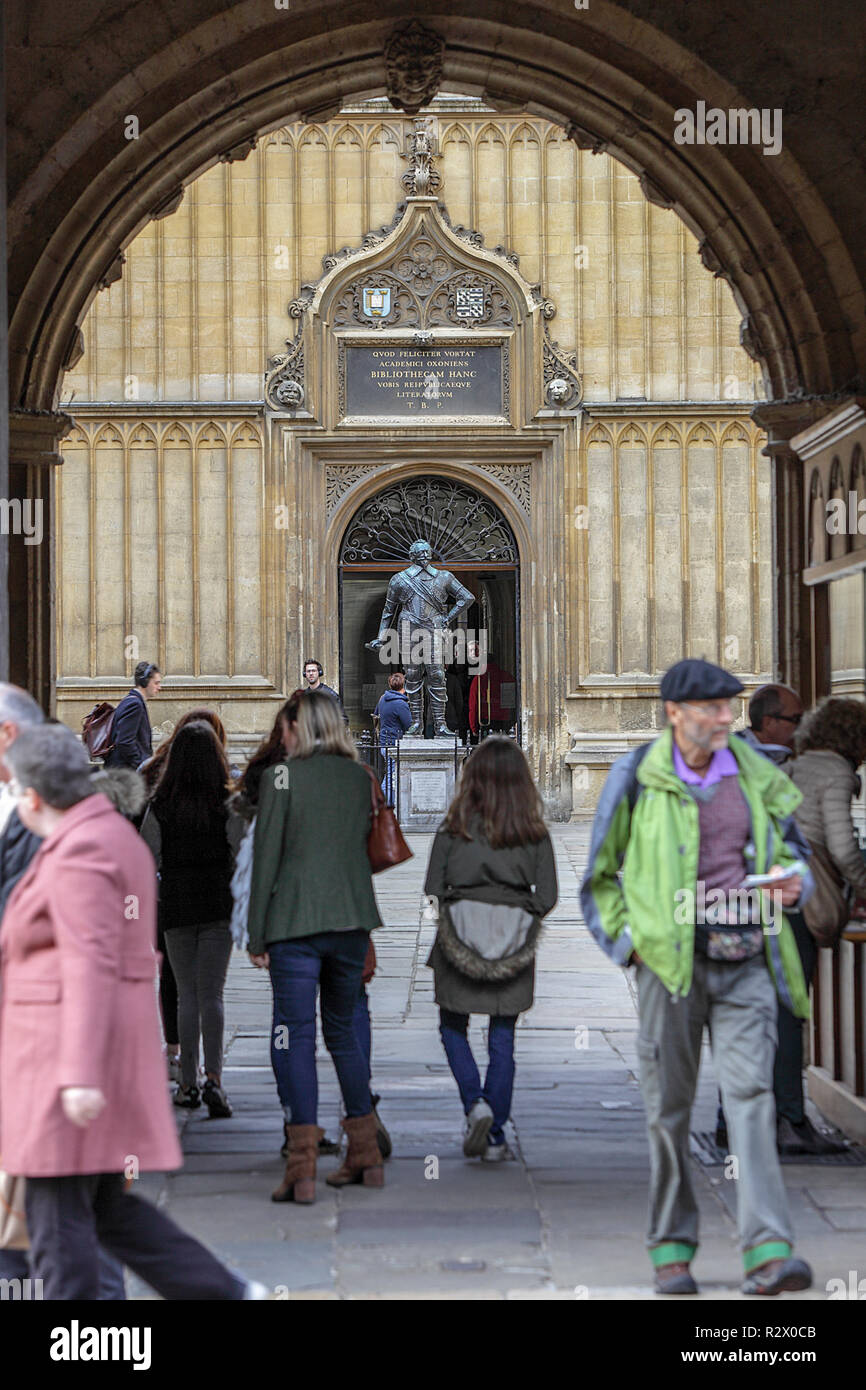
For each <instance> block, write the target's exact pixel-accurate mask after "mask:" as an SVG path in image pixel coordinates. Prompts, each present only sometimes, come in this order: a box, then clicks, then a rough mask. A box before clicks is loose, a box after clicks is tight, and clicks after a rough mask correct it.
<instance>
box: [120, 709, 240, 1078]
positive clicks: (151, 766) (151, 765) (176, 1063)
mask: <svg viewBox="0 0 866 1390" xmlns="http://www.w3.org/2000/svg"><path fill="white" fill-rule="evenodd" d="M200 721H203V722H204V723H206V724H210V725H211V727H212V729H213V731H214V733H215V734H216V736H217V738H218V739H219V741H220V743H221V745H222V747H223V748H225V746H226V731H225V725H224V724H223V722H222V720H221V719H220V717H219V715H218V714H217V713H216V711H215V710H212V709H208V708H207V707H206V706H205V705H197V706H196V707H195V708H194V709H188V710H187V711H186V713H185V714H182V715H181V716H180V719H179V720H178V721H177V723H176V724H175V726H174V728H173V729H172V731H171V733H170V734H169V736H168V738H166V739H163V741H162V743H161V744H160V745H159V747H158V748H157V750H156V752H155V753H154V754H153V756H152V757H150V758H148V759H147V761H146V762H144V763H142V764H141V767H140V768H139V769H138V773H139V776H140V777H142V778H143V779H144V786H145V791H146V792H147V793H148V794H150V793H152V792H153V791H154V790H155V788H156V784H157V782H158V781H159V779H160V777H161V776H162V774H163V771H164V770H165V765H166V762H167V760H168V755H169V753H170V752H171V748H172V745H173V743H174V741H175V739H176V738H177V736H178V734H179V733H180V731H181V729H185V728H186V726H187V724H195V723H198V722H200ZM143 813H144V808H143V807H142V809H141V811H139V812H138V813H137V814H135V815H133V816H131V819H132V822H133V824H134V825H136V826H139V827H140V825H141V821H142V819H143ZM157 950H158V951H159V954H160V959H161V964H160V967H159V1010H160V1014H161V1016H162V1031H163V1036H164V1038H165V1051H166V1057H167V1060H168V1076H169V1080H170V1081H180V1034H179V1032H178V1026H177V981H176V979H175V978H174V971H173V970H172V968H171V961H170V960H169V958H168V947H167V945H166V940H165V933H164V932H163V929H162V926H160V927H159V928H158V932H157Z"/></svg>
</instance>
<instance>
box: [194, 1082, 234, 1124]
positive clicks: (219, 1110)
mask: <svg viewBox="0 0 866 1390" xmlns="http://www.w3.org/2000/svg"><path fill="white" fill-rule="evenodd" d="M201 1098H202V1100H203V1101H204V1103H205V1105H206V1106H207V1108H208V1110H209V1111H210V1118H211V1119H212V1120H229V1119H231V1114H232V1108H231V1106H230V1104H229V1098H228V1096H227V1095H226V1093H225V1091H224V1090H223V1088H222V1086H218V1085H217V1083H216V1082H215V1081H213V1080H212V1079H211V1078H210V1077H208V1079H207V1081H206V1082H205V1083H204V1088H203V1089H202V1093H201Z"/></svg>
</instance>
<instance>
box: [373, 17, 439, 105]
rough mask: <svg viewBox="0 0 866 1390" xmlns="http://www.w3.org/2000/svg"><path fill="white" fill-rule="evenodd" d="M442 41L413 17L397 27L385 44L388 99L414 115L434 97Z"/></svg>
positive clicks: (437, 82) (392, 103)
mask: <svg viewBox="0 0 866 1390" xmlns="http://www.w3.org/2000/svg"><path fill="white" fill-rule="evenodd" d="M444 47H445V40H444V39H443V38H442V37H441V36H440V35H439V34H437V33H435V32H434V31H433V30H432V29H427V28H426V27H425V26H424V25H423V24H419V22H418V20H417V19H413V20H412V22H411V23H410V24H407V25H406V27H405V28H404V29H398V30H396V31H395V32H394V33H393V34H392V35H391V37H390V38H389V40H388V42H387V44H386V45H385V65H386V68H387V72H388V100H389V101H390V103H391V105H392V106H396V107H398V108H399V109H402V110H403V111H405V112H406V114H407V115H408V116H414V115H415V114H416V113H417V112H418V111H420V110H421V107H422V106H426V105H427V104H428V103H429V102H431V101H432V100H433V98H434V97H435V95H436V93H437V92H438V90H439V87H440V84H441V82H442V50H443V48H444Z"/></svg>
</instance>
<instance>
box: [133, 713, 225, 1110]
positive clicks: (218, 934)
mask: <svg viewBox="0 0 866 1390" xmlns="http://www.w3.org/2000/svg"><path fill="white" fill-rule="evenodd" d="M228 782H229V770H228V764H227V762H226V756H225V752H224V751H223V747H222V745H221V743H220V741H219V739H218V738H217V735H216V732H215V730H214V728H213V726H212V724H210V723H209V722H208V723H205V722H204V721H197V722H193V723H191V724H186V725H185V726H184V727H183V728H182V729H180V730H178V732H177V736H176V737H175V738H174V739H173V740H172V745H171V749H170V751H169V754H168V757H167V758H166V762H165V768H164V770H163V773H162V776H161V777H160V779H159V782H158V783H157V786H156V790H155V791H154V792H153V794H152V796H151V798H150V801H149V803H148V808H147V811H146V813H145V818H144V820H143V822H142V826H141V835H142V839H144V840H145V841H146V842H147V843H148V844H149V845H150V848H151V850H152V851H153V855H154V858H155V859H156V864H157V869H158V870H159V874H160V892H159V923H160V927H161V928H162V931H163V932H164V934H165V942H166V947H167V950H168V957H169V960H170V961H171V966H172V969H173V970H174V974H175V977H176V979H177V990H178V1024H179V1033H180V1064H181V1085H180V1088H179V1090H178V1092H177V1093H176V1095H175V1098H174V1100H175V1104H176V1105H179V1106H182V1107H184V1108H185V1109H190V1110H195V1109H197V1108H198V1106H199V1105H200V1104H201V1101H202V1100H204V1102H205V1104H206V1105H207V1107H208V1110H209V1111H210V1114H211V1118H213V1119H227V1118H228V1117H229V1116H230V1115H231V1113H232V1109H231V1105H230V1104H229V1101H228V1098H227V1097H226V1094H225V1092H224V1090H223V1088H222V1058H223V1028H224V1011H223V989H224V987H225V979H226V973H227V971H228V964H229V958H230V956H231V948H232V938H231V933H230V931H229V918H230V917H231V910H232V896H231V876H232V866H233V859H234V850H235V848H236V846H237V839H238V830H239V827H238V826H237V824H236V818H235V817H231V818H230V815H229V811H228V807H227V805H226V800H227V796H228ZM199 1035H201V1038H202V1041H203V1045H204V1065H205V1072H206V1080H205V1084H204V1088H203V1090H202V1092H201V1094H199V1089H198V1084H197V1082H198V1056H199Z"/></svg>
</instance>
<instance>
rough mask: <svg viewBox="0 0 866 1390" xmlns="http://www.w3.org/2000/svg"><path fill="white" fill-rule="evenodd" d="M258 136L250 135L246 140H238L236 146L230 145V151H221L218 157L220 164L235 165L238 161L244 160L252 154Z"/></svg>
mask: <svg viewBox="0 0 866 1390" xmlns="http://www.w3.org/2000/svg"><path fill="white" fill-rule="evenodd" d="M258 138H259V137H258V135H250V136H249V138H248V139H246V140H240V141H239V142H238V144H237V145H232V147H231V149H230V150H223V152H222V154H221V155H220V164H236V163H237V162H238V161H239V160H244V159H247V158H248V157H249V155H251V154H252V152H253V150H254V149H255V147H256V144H257V142H258Z"/></svg>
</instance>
